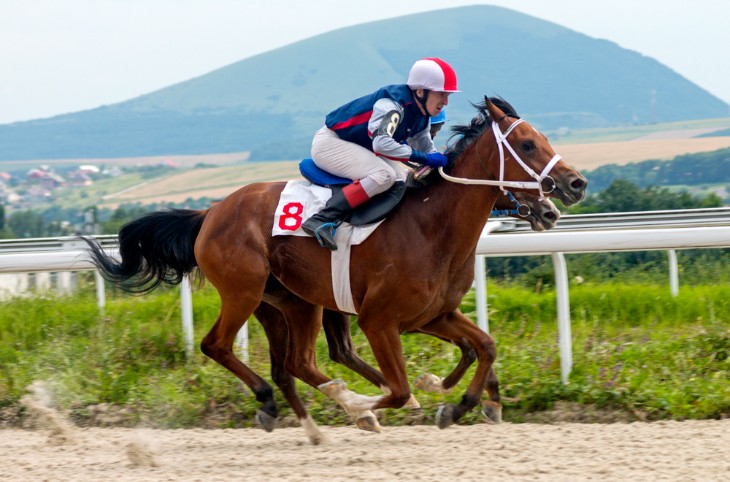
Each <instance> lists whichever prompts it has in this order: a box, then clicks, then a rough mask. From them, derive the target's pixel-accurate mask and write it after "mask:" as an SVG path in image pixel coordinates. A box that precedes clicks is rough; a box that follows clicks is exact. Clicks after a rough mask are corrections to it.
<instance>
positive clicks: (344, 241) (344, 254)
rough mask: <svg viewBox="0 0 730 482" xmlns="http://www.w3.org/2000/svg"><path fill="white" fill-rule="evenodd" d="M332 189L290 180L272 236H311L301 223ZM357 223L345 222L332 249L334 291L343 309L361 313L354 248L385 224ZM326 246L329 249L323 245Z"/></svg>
mask: <svg viewBox="0 0 730 482" xmlns="http://www.w3.org/2000/svg"><path fill="white" fill-rule="evenodd" d="M330 197H332V190H331V189H329V188H326V187H322V186H317V185H316V184H312V183H311V182H309V181H304V180H297V181H289V182H287V183H286V187H285V188H284V190H283V191H282V193H281V197H280V198H279V204H278V205H277V206H276V212H275V213H274V228H273V230H272V232H271V234H272V236H309V235H308V234H307V233H305V232H304V231H303V230H302V228H301V226H302V223H303V222H304V221H305V220H307V219H308V218H309V217H310V216H312V215H314V214H316V213H318V212H319V211H320V210H321V209H322V208H324V206H325V204H326V203H327V200H328V199H329V198H330ZM382 222H383V221H379V222H377V223H373V224H368V225H366V226H353V225H351V224H349V223H342V224H341V225H340V226H339V227H338V228H337V231H336V232H335V242H336V243H337V251H332V293H333V294H334V298H335V302H336V303H337V307H338V308H339V310H340V311H342V312H344V313H352V314H357V311H355V304H354V302H353V300H352V289H351V287H350V247H351V246H355V245H358V244H360V243H362V242H363V241H365V240H366V239H367V238H368V236H370V235H371V234H372V233H373V232H374V231H375V229H376V228H377V227H378V226H379V225H380V223H382ZM322 249H325V248H322Z"/></svg>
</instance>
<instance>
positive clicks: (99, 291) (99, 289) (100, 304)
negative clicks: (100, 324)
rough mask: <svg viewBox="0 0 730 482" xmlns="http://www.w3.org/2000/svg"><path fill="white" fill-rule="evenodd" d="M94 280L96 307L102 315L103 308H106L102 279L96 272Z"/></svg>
mask: <svg viewBox="0 0 730 482" xmlns="http://www.w3.org/2000/svg"><path fill="white" fill-rule="evenodd" d="M94 279H95V280H96V306H97V308H99V314H102V313H104V307H105V306H106V293H105V292H104V277H103V276H102V275H101V273H99V272H98V271H94Z"/></svg>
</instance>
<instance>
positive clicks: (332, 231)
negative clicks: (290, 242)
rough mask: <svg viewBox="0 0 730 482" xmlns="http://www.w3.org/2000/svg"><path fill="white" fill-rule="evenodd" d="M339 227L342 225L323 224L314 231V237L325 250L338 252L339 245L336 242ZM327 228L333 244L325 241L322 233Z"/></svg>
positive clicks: (334, 223)
mask: <svg viewBox="0 0 730 482" xmlns="http://www.w3.org/2000/svg"><path fill="white" fill-rule="evenodd" d="M339 225H340V223H337V222H330V223H323V224H322V225H320V226H319V227H318V228H317V229H315V230H314V237H315V239H316V240H317V242H318V243H319V245H320V246H322V247H323V248H327V249H331V250H332V251H336V250H337V243H336V242H335V232H336V231H337V226H339ZM325 228H327V229H329V235H330V237H331V238H332V243H330V242H329V240H328V239H325V238H324V237H323V235H322V233H321V232H320V231H322V229H325Z"/></svg>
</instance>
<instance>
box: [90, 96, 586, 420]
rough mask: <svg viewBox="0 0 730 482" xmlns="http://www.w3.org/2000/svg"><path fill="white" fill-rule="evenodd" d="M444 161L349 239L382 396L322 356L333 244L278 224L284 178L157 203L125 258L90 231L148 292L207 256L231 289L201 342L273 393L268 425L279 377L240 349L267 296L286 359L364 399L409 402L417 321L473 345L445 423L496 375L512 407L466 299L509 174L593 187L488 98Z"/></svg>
mask: <svg viewBox="0 0 730 482" xmlns="http://www.w3.org/2000/svg"><path fill="white" fill-rule="evenodd" d="M538 173H539V174H538ZM438 175H440V176H441V177H443V179H440V178H438V179H436V180H434V181H433V182H432V183H430V185H428V186H426V187H424V188H422V189H418V190H411V191H409V192H408V193H407V194H406V195H405V197H404V199H403V201H402V202H401V204H400V206H399V207H398V209H396V210H395V211H394V212H393V213H392V214H391V215H390V216H389V217H388V218H387V219H386V220H385V221H384V222H383V223H382V224H381V225H380V226H379V227H378V229H377V230H375V231H374V232H373V234H372V235H370V237H369V238H368V239H367V240H365V241H364V242H363V243H362V244H360V245H357V246H353V247H352V250H351V262H350V277H351V280H350V281H351V289H352V297H353V301H354V306H355V309H356V311H357V314H358V324H359V326H360V328H361V330H362V331H363V333H364V334H365V336H366V338H367V340H368V342H369V344H370V347H371V349H372V352H373V354H374V356H375V359H376V361H377V363H378V366H379V368H380V371H381V372H382V376H383V379H384V380H385V385H386V388H387V393H386V394H385V395H383V396H377V397H367V396H362V395H357V394H354V393H352V392H350V391H348V390H346V389H344V388H343V387H341V386H339V385H337V384H333V382H332V380H330V379H329V378H328V377H326V376H325V375H324V374H322V373H321V372H319V370H317V368H316V363H315V362H314V345H315V341H316V335H317V333H318V331H319V328H320V326H319V324H320V323H319V322H320V321H321V318H322V309H323V308H326V309H330V310H336V309H337V305H336V302H335V298H334V294H333V291H332V275H331V271H330V264H331V258H330V252H329V251H328V250H324V249H322V248H321V247H319V245H318V244H317V242H316V241H315V240H314V239H312V238H304V237H299V236H272V227H273V220H274V213H275V210H276V207H277V203H278V200H279V195H280V193H281V191H282V190H283V188H284V183H257V184H251V185H248V186H245V187H243V188H241V189H239V190H238V191H236V192H234V193H233V194H231V195H230V196H228V197H227V198H226V199H224V200H223V201H221V202H220V203H217V204H215V205H214V206H212V207H211V208H209V209H207V210H204V211H193V210H174V211H166V212H156V213H151V214H148V215H145V216H143V217H141V218H139V219H137V220H135V221H132V222H130V223H128V224H127V225H125V226H124V227H123V228H122V229H121V230H120V233H119V254H120V256H121V262H117V261H116V260H114V259H113V258H111V257H109V256H108V255H106V254H105V253H104V252H103V251H102V250H101V249H100V248H98V247H97V246H96V245H94V244H93V243H92V242H90V254H91V257H92V260H93V262H94V263H95V264H96V265H97V267H98V268H99V270H100V271H101V272H102V274H104V275H105V276H106V277H107V278H108V279H111V280H113V281H115V282H118V283H126V284H127V287H128V289H133V290H137V291H142V292H144V291H149V290H151V289H154V288H155V287H156V286H158V285H159V284H160V283H162V282H164V283H169V284H176V283H179V282H180V281H181V280H182V279H183V276H184V275H185V274H187V273H190V272H191V271H192V270H194V269H195V268H196V267H197V268H198V269H199V270H200V273H201V274H202V275H203V276H204V277H205V278H207V279H208V280H209V281H210V283H212V284H213V286H214V287H215V288H216V289H217V291H218V293H219V295H220V298H221V311H220V314H219V315H218V318H217V320H216V322H215V324H214V325H213V327H212V329H211V330H210V332H209V333H208V334H207V335H206V336H205V337H204V339H203V341H202V343H201V349H202V351H203V353H205V354H206V355H207V356H209V357H210V358H212V359H213V360H215V361H216V362H218V363H219V364H221V365H222V366H224V367H225V368H227V369H228V370H230V371H231V372H232V373H233V374H235V375H236V376H237V377H238V378H240V379H241V380H242V381H243V382H244V383H246V385H248V386H249V388H250V389H251V390H252V391H253V393H254V394H255V396H256V399H257V400H258V401H259V402H261V407H260V409H259V411H258V417H259V419H260V420H261V421H262V424H263V425H264V427H265V428H267V429H272V428H273V423H274V421H275V419H276V417H277V415H278V409H277V406H276V403H275V402H274V398H273V391H272V389H271V386H270V385H269V384H268V383H267V382H266V381H264V380H263V379H262V378H261V377H260V376H259V375H258V374H256V373H254V372H253V371H252V370H251V369H250V368H249V367H247V366H246V365H245V364H244V363H242V362H241V361H240V360H239V359H238V358H237V357H236V356H235V354H234V353H233V350H232V347H233V341H234V338H235V336H236V334H237V333H238V331H239V329H240V328H241V326H242V325H243V324H244V323H245V322H246V320H247V319H248V318H249V316H250V315H251V314H252V313H253V312H254V311H255V310H257V309H259V310H260V309H261V308H260V307H261V306H265V305H264V304H268V305H270V306H272V307H274V308H276V309H278V310H279V311H280V312H281V313H282V314H283V316H284V318H285V319H286V322H287V325H288V330H289V334H288V348H287V353H286V356H285V360H284V364H283V366H284V368H285V370H286V372H288V373H290V374H292V375H294V376H296V377H297V378H300V379H302V380H304V381H305V382H307V383H309V384H310V385H312V386H315V387H318V388H319V389H320V390H321V391H322V392H323V393H325V394H327V395H328V396H330V397H331V398H333V399H335V400H336V401H338V403H340V404H341V405H343V406H345V407H348V408H349V410H353V411H361V410H373V409H382V408H397V407H401V406H403V405H404V404H405V403H406V402H407V401H408V400H409V399H410V390H409V384H408V380H407V375H406V370H405V360H404V357H403V353H402V346H401V343H400V334H401V333H403V332H406V331H419V332H422V333H427V334H430V335H433V336H436V337H438V338H440V339H443V340H448V341H450V342H452V343H461V344H463V345H464V346H468V347H469V349H470V350H473V352H474V354H475V358H476V360H477V368H476V370H475V372H474V375H473V378H472V380H471V382H470V384H469V386H468V388H467V390H466V393H465V394H464V396H463V397H462V399H461V401H460V402H459V403H458V404H455V405H445V406H443V407H442V409H441V410H440V411H439V414H438V426H439V427H441V428H445V427H447V426H449V425H450V424H452V423H455V422H456V421H458V420H459V418H460V417H461V416H462V415H463V414H464V413H466V412H467V411H468V410H470V409H472V408H474V407H475V406H476V405H477V403H478V402H479V401H480V399H481V394H482V392H483V390H484V388H485V387H486V389H487V392H488V395H489V399H490V401H491V402H492V403H493V404H494V405H495V406H496V407H501V405H500V402H499V400H500V399H499V390H498V383H497V381H496V377H495V378H494V379H493V380H492V379H491V378H489V377H488V375H489V374H490V372H492V371H491V368H492V364H493V362H494V359H495V356H496V347H495V343H494V340H493V339H492V338H491V337H490V336H489V335H487V334H486V333H484V332H483V331H481V330H480V329H479V328H478V327H476V326H475V325H474V324H473V323H472V322H471V321H470V320H469V319H468V318H466V317H465V316H464V315H463V314H461V313H460V312H459V310H458V306H459V303H460V302H461V298H462V297H463V295H464V294H465V293H466V291H467V290H468V289H469V287H470V286H471V282H472V280H473V266H474V256H475V248H476V243H477V241H478V239H479V236H480V234H481V231H482V228H483V227H484V225H485V223H486V221H487V218H488V216H489V213H490V211H491V209H492V207H493V205H494V202H495V199H496V197H497V194H498V192H499V188H500V186H501V187H510V188H515V189H523V190H524V189H527V190H536V191H538V192H539V193H540V195H542V194H543V193H544V192H546V193H548V195H549V196H551V197H556V198H558V199H561V201H562V202H563V203H564V204H565V205H568V206H569V205H572V204H574V203H575V202H578V201H579V200H581V199H582V198H583V197H584V196H585V189H586V184H587V182H586V180H585V178H583V177H582V176H581V175H580V174H579V173H578V172H577V171H575V170H573V169H572V168H570V167H569V166H568V165H567V164H566V163H565V162H564V161H562V160H561V159H560V156H557V155H556V154H555V153H554V151H553V149H552V147H551V146H550V144H549V143H548V141H547V139H546V138H545V136H543V135H542V134H541V133H539V132H538V131H537V130H536V129H534V128H532V127H531V126H530V125H529V124H528V123H526V122H524V121H523V120H522V119H515V118H513V117H509V116H507V115H505V114H504V113H503V112H502V110H500V109H499V107H497V106H496V105H494V103H492V102H491V101H490V100H489V99H487V98H485V101H484V103H483V104H481V105H480V106H479V113H478V115H477V117H475V119H473V120H472V123H471V126H470V128H469V129H467V130H466V132H465V133H464V137H463V138H462V139H461V140H460V141H458V143H457V145H456V146H455V148H454V149H452V150H451V151H450V153H449V164H448V165H447V166H446V168H441V169H439V171H438V173H432V174H431V176H438ZM286 214H287V215H291V216H293V217H296V214H294V213H286ZM298 221H301V220H298ZM286 293H288V294H289V295H287V294H286ZM291 295H294V296H291ZM272 356H273V353H272ZM492 373H493V372H492ZM304 413H305V415H300V414H299V413H298V415H299V416H300V421H301V422H302V424H303V425H304V426H305V428H307V429H309V427H311V419H310V418H309V417H308V415H306V412H304Z"/></svg>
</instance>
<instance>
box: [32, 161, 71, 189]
mask: <svg viewBox="0 0 730 482" xmlns="http://www.w3.org/2000/svg"><path fill="white" fill-rule="evenodd" d="M26 177H27V178H28V181H35V182H37V183H38V184H39V185H40V186H41V187H43V188H44V189H55V188H57V187H60V186H65V185H66V180H65V179H64V178H63V177H61V176H59V175H58V174H56V173H55V172H53V170H52V169H51V168H50V167H48V166H40V167H37V168H35V169H31V170H30V171H28V174H26Z"/></svg>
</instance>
